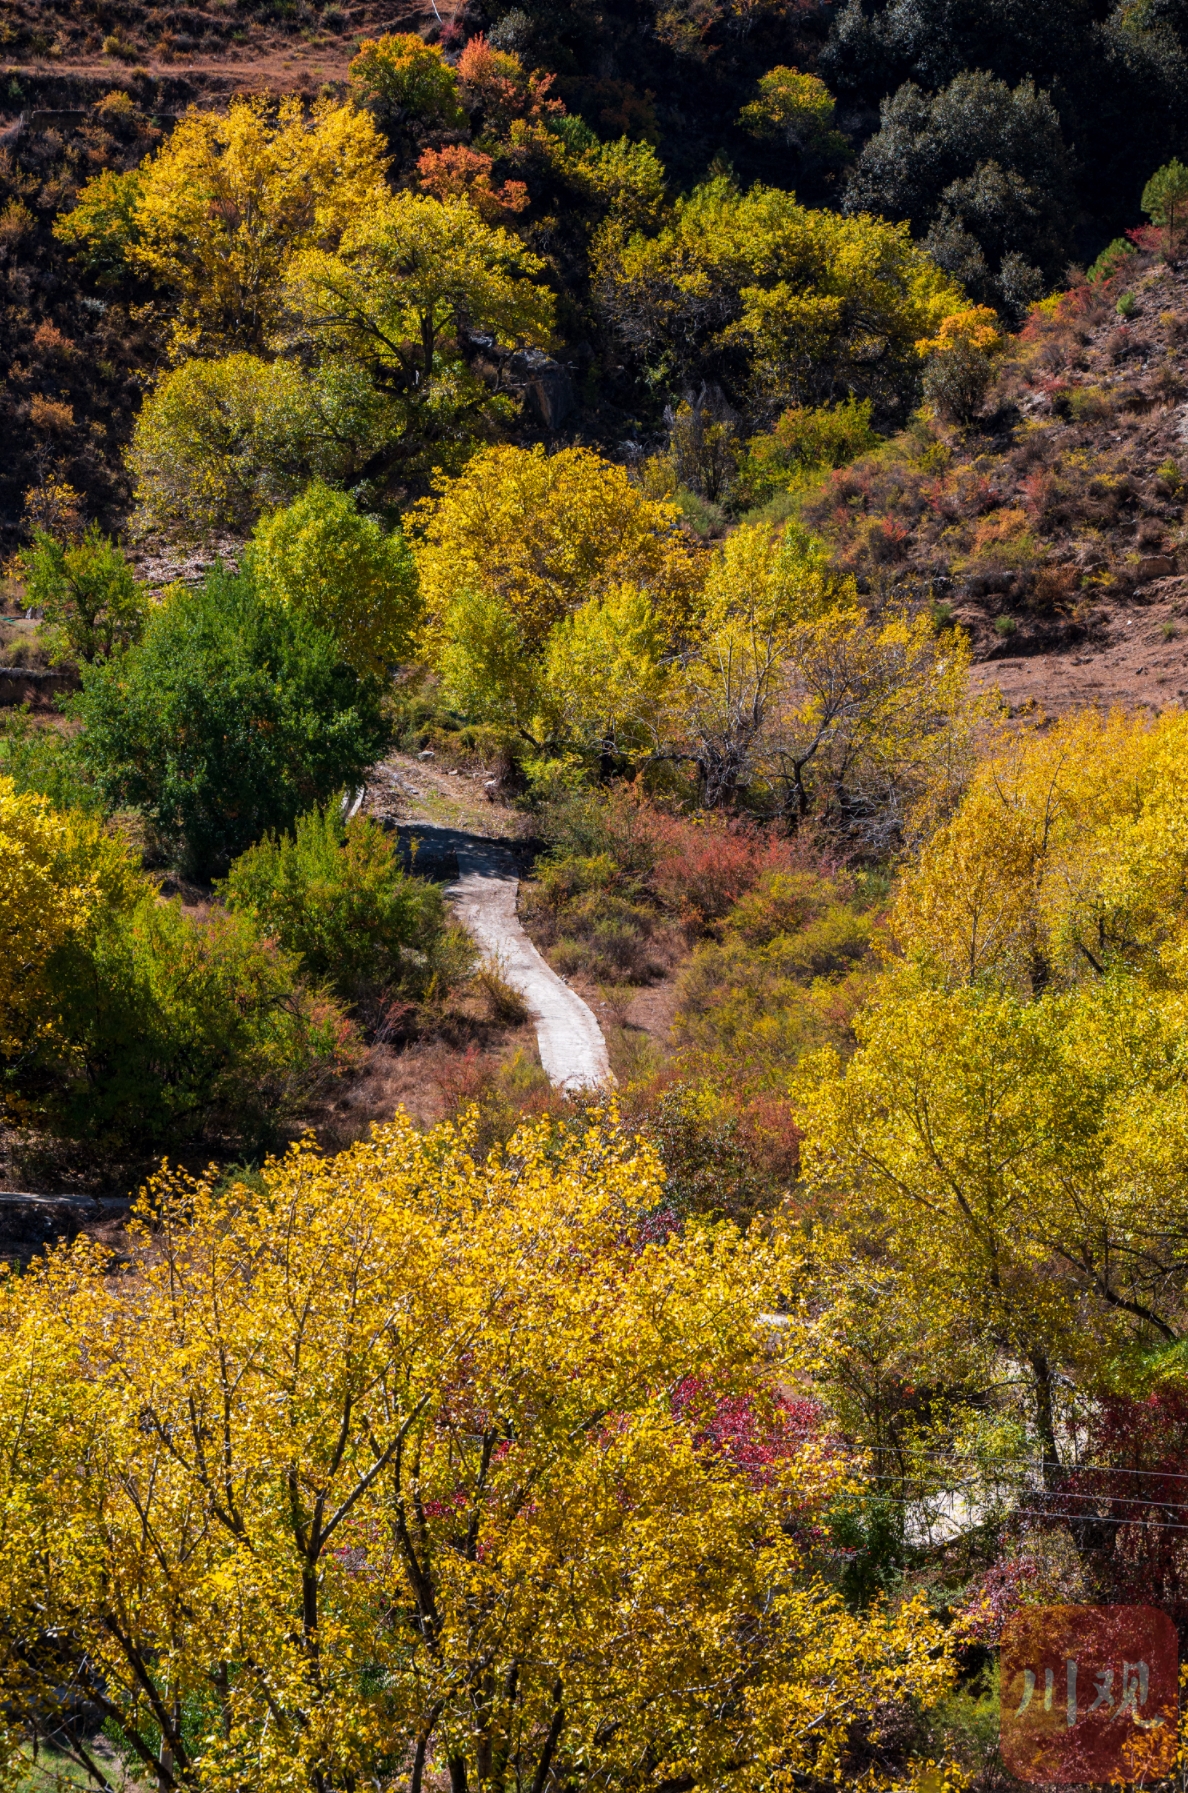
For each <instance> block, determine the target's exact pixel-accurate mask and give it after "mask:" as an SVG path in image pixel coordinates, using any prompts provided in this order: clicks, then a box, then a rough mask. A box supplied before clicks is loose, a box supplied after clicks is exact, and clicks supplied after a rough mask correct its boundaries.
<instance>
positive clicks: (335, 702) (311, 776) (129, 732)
mask: <svg viewBox="0 0 1188 1793" xmlns="http://www.w3.org/2000/svg"><path fill="white" fill-rule="evenodd" d="M75 708H76V714H77V715H78V716H79V717H80V718H81V720H82V723H83V736H82V739H81V741H80V746H79V752H80V755H81V758H82V761H83V763H84V765H85V766H86V767H87V768H88V769H89V771H90V773H91V775H92V776H93V778H94V781H95V784H96V786H97V788H98V789H99V791H100V793H101V795H102V796H103V798H104V799H105V800H106V801H107V802H108V803H109V804H110V805H111V806H112V807H125V808H130V809H136V810H139V811H141V812H142V814H143V815H144V816H145V817H146V818H147V820H148V821H149V823H150V825H151V827H152V829H153V831H154V833H155V834H156V836H157V838H158V839H159V840H160V842H161V843H162V845H163V847H164V848H165V849H166V851H167V852H169V853H170V854H171V855H172V857H173V858H174V859H175V860H176V861H177V862H178V863H179V864H181V865H182V866H183V867H184V868H185V869H186V870H187V871H189V872H191V873H192V874H194V875H196V876H199V877H208V876H210V875H211V874H213V873H216V872H221V871H225V870H226V869H227V867H228V866H229V864H230V862H231V861H232V859H234V858H235V856H236V855H237V854H239V853H242V852H243V851H244V850H245V849H246V848H248V847H250V846H251V845H252V844H253V842H255V841H257V840H259V839H260V838H261V836H262V835H264V834H266V833H267V831H268V830H269V829H270V828H272V829H283V828H289V827H292V825H293V823H294V822H295V820H296V818H297V817H298V816H299V815H300V814H301V813H302V811H304V810H308V809H311V808H312V807H313V806H314V805H315V804H317V803H324V802H325V801H326V800H327V798H329V797H330V796H331V795H333V793H334V792H335V791H338V790H341V789H342V787H343V786H344V785H352V784H357V783H358V782H359V780H360V779H361V777H362V775H363V773H364V772H365V771H366V769H367V768H368V767H369V766H370V765H371V764H373V762H374V761H375V759H376V757H377V755H378V754H379V753H380V752H381V751H382V750H383V748H384V746H385V744H386V739H387V730H386V727H385V724H384V721H383V718H382V716H381V712H380V705H379V692H378V687H376V686H374V685H373V684H371V683H369V682H368V681H366V680H364V679H361V678H360V677H359V676H358V675H357V674H356V673H355V672H353V671H352V670H351V668H350V667H349V666H347V665H346V664H345V663H344V662H343V660H342V658H341V653H340V649H339V647H338V645H337V643H336V641H335V639H334V637H333V636H332V635H330V634H329V633H327V632H326V631H325V630H323V629H321V628H319V627H317V625H316V624H314V623H313V622H311V621H310V620H309V619H307V618H305V617H303V616H301V615H300V614H299V613H298V612H296V611H294V610H293V609H291V608H290V607H289V606H287V605H284V604H276V605H270V604H267V603H265V602H264V600H263V599H262V598H261V597H260V596H259V594H258V592H257V591H256V589H255V587H254V586H253V584H252V582H251V581H250V580H249V579H247V578H246V577H244V576H242V575H233V574H231V573H229V572H227V571H226V570H224V569H216V571H215V572H213V573H212V574H210V575H209V576H208V578H207V579H206V581H205V582H204V583H203V584H202V585H200V586H198V587H196V588H194V589H192V590H182V589H177V590H175V591H174V592H173V593H171V594H170V596H169V597H168V598H167V599H166V601H165V603H163V604H162V605H161V606H160V608H159V609H157V610H154V611H152V612H151V613H150V615H149V618H148V622H147V624H146V627H145V631H144V635H143V638H142V639H141V640H140V641H139V642H138V643H137V644H136V646H134V647H132V648H129V649H128V651H127V652H126V653H124V654H121V655H118V656H115V657H113V658H112V659H111V660H108V661H106V662H104V663H103V664H101V665H100V664H96V665H94V666H90V667H85V668H84V669H83V689H82V693H81V695H80V696H79V697H78V698H77V699H76V700H75Z"/></svg>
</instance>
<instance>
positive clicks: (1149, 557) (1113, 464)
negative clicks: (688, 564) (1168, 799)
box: [804, 254, 1188, 715]
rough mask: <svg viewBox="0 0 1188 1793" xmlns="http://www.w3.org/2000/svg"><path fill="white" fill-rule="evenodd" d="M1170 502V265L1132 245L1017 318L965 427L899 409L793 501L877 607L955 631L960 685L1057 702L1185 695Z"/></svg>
mask: <svg viewBox="0 0 1188 1793" xmlns="http://www.w3.org/2000/svg"><path fill="white" fill-rule="evenodd" d="M1119 303H1121V305H1122V311H1121V313H1120V312H1119V309H1118V307H1119ZM1186 501H1188V273H1186V272H1184V271H1181V270H1180V269H1178V268H1172V267H1168V266H1165V265H1164V264H1163V263H1162V262H1161V261H1159V260H1158V259H1157V258H1156V257H1155V256H1154V255H1152V254H1135V255H1134V256H1133V257H1131V258H1130V261H1129V263H1128V264H1127V266H1126V267H1125V269H1124V271H1123V273H1122V274H1121V275H1119V276H1118V277H1117V278H1115V279H1114V280H1112V281H1110V282H1107V283H1104V284H1102V285H1098V286H1089V285H1086V284H1081V285H1079V286H1078V287H1075V288H1073V289H1072V290H1071V291H1070V292H1069V293H1068V294H1067V295H1066V296H1065V297H1063V298H1062V299H1060V300H1058V301H1053V302H1050V303H1049V304H1048V305H1047V306H1046V308H1045V309H1044V310H1043V311H1041V312H1040V313H1038V314H1037V315H1036V316H1035V317H1033V319H1032V320H1031V321H1030V322H1029V323H1028V325H1027V327H1026V328H1025V329H1024V331H1023V332H1022V334H1021V335H1020V336H1019V337H1017V338H1015V339H1013V340H1012V342H1011V343H1010V344H1009V346H1008V348H1007V351H1006V352H1005V353H1004V354H1003V356H1002V357H1001V359H1000V362H999V372H998V377H997V380H996V383H995V385H994V387H993V389H992V391H991V393H990V395H989V397H988V400H987V404H986V407H985V409H984V413H983V415H982V417H981V418H980V419H979V420H978V422H977V424H976V425H975V426H973V427H971V428H969V429H964V430H962V429H957V428H948V427H945V426H943V425H940V424H938V423H936V422H927V421H925V420H921V419H917V421H916V422H915V423H914V424H913V426H912V428H911V429H909V430H908V431H907V432H905V433H904V435H902V436H901V437H899V438H897V439H896V440H895V441H894V442H892V443H889V444H886V445H885V446H884V447H883V448H882V449H881V450H879V451H877V452H876V453H875V454H873V455H871V456H869V457H867V458H866V459H864V460H862V461H859V462H857V463H855V464H854V465H853V466H851V467H848V468H845V469H844V470H842V471H841V472H839V473H836V474H834V475H832V476H831V477H830V479H829V480H828V481H827V482H826V484H825V486H824V487H823V489H822V490H820V491H819V492H817V493H815V494H814V495H813V497H812V498H811V499H810V500H809V501H808V502H807V503H806V504H805V507H804V511H805V517H806V521H808V522H809V523H810V524H811V525H812V526H813V527H815V528H818V529H820V530H821V531H822V533H823V534H824V535H825V536H826V537H827V538H828V539H829V540H830V542H831V544H832V546H833V548H834V552H835V556H836V559H837V562H838V564H839V565H841V566H842V567H844V568H845V569H847V570H848V571H851V572H853V573H854V574H855V575H856V576H857V578H858V581H859V587H860V589H861V590H862V591H864V592H865V593H866V594H867V595H868V597H870V598H872V599H873V600H874V601H875V602H876V603H877V602H878V601H879V599H880V598H881V597H882V596H884V595H889V594H891V593H895V592H900V593H902V592H905V591H906V592H907V593H908V594H909V595H910V596H912V597H913V598H914V600H915V601H916V602H918V603H922V604H930V605H931V606H932V609H933V613H934V616H935V617H936V618H937V622H938V626H940V627H942V628H943V627H945V626H947V625H949V624H959V625H960V626H961V627H962V628H964V629H965V630H966V631H967V632H968V634H969V636H970V638H971V641H972V644H973V651H974V657H975V662H976V669H975V684H976V686H977V687H978V688H980V689H983V690H987V689H995V688H996V689H998V690H1000V691H1001V692H1002V694H1003V696H1004V698H1005V699H1006V700H1007V702H1008V704H1009V705H1010V706H1011V708H1012V710H1014V711H1016V712H1018V711H1021V710H1028V711H1033V712H1034V711H1036V710H1042V711H1043V712H1044V713H1046V714H1048V715H1057V714H1059V713H1060V712H1061V711H1063V710H1066V709H1069V708H1072V707H1074V706H1077V705H1080V704H1084V703H1098V704H1102V705H1107V706H1108V705H1110V704H1113V703H1120V704H1123V705H1126V706H1128V707H1133V706H1135V705H1150V706H1151V707H1153V708H1155V709H1159V708H1162V707H1164V706H1165V705H1167V704H1179V703H1181V702H1182V701H1183V700H1184V699H1185V697H1186V695H1188V608H1186V606H1188V527H1186V518H1188V512H1186V510H1185V504H1186Z"/></svg>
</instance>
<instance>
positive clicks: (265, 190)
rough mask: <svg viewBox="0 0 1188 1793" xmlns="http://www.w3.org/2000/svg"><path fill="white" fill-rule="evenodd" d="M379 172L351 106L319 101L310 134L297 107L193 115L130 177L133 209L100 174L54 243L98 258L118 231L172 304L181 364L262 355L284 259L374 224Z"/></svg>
mask: <svg viewBox="0 0 1188 1793" xmlns="http://www.w3.org/2000/svg"><path fill="white" fill-rule="evenodd" d="M385 168H386V158H385V154H384V146H383V141H382V139H381V138H380V136H379V134H378V133H377V131H376V129H375V126H374V124H373V123H372V121H371V120H370V118H368V116H367V115H366V113H362V112H358V111H356V110H355V108H354V107H353V106H338V105H334V104H333V103H332V102H329V101H318V102H317V103H316V104H315V106H314V110H313V116H312V119H310V120H308V121H307V120H306V118H305V117H304V114H303V111H302V105H301V101H300V100H298V99H287V100H282V101H280V103H279V105H277V106H276V108H275V110H274V109H273V107H272V106H271V105H270V103H269V102H267V101H266V100H263V99H237V100H233V101H232V103H231V105H230V107H229V109H228V110H227V112H226V113H219V112H199V111H197V110H196V109H191V110H190V111H189V112H187V113H186V115H185V116H184V117H183V118H182V119H181V120H180V121H179V122H178V125H177V128H176V129H175V130H174V132H173V134H172V135H171V136H170V137H169V139H168V140H167V141H166V142H165V143H164V144H163V145H162V146H161V148H160V149H159V150H157V151H156V153H155V154H154V155H152V156H150V157H149V158H148V159H147V160H146V161H145V162H144V163H143V164H142V165H141V167H140V169H139V170H137V171H136V173H135V177H134V180H135V188H134V193H133V195H132V203H131V204H130V205H128V204H126V203H124V188H122V187H121V188H119V191H118V192H117V191H116V190H115V187H113V177H109V176H106V175H100V176H98V177H97V178H96V180H95V181H93V182H91V183H90V184H89V185H88V186H87V187H84V188H83V190H82V192H81V193H80V195H79V203H78V206H77V208H76V209H75V211H73V212H71V213H68V214H67V216H66V218H64V219H63V220H62V222H61V223H60V224H59V225H58V226H57V231H58V235H59V236H62V237H63V238H64V239H65V240H66V241H68V242H72V243H75V244H78V245H79V246H80V247H81V248H83V249H84V250H87V249H88V246H92V247H91V251H90V252H91V253H92V254H94V253H96V252H97V246H98V244H99V242H100V239H102V241H103V242H109V241H110V239H111V237H112V234H113V232H114V233H116V234H117V235H118V234H119V233H120V232H121V231H123V232H125V243H124V255H125V257H126V259H127V261H128V262H129V263H130V264H131V266H132V267H133V268H134V269H135V270H136V271H137V272H139V273H141V274H143V275H147V276H148V278H149V279H150V280H152V281H153V282H154V283H155V284H156V285H158V286H160V287H162V288H164V289H165V290H166V291H168V292H169V293H171V294H172V295H173V299H174V302H175V305H176V308H177V315H176V321H175V324H174V348H175V351H176V352H177V353H179V354H192V353H194V352H195V351H201V352H203V353H210V352H211V350H215V349H252V348H259V347H260V346H262V344H263V343H264V341H265V339H266V337H267V335H268V332H269V331H270V329H271V328H272V327H273V325H274V324H275V322H276V318H277V305H278V301H279V299H280V292H281V284H282V279H283V275H284V272H285V269H286V267H287V265H288V262H289V260H290V258H291V257H292V255H293V254H294V253H295V252H296V251H297V250H299V249H304V248H309V247H312V246H313V245H315V244H320V243H332V242H334V241H336V240H337V238H338V236H339V235H340V233H341V232H342V230H343V228H344V226H345V225H346V224H347V223H348V222H349V221H350V220H351V219H353V218H356V217H358V216H360V215H361V214H366V213H369V212H370V211H371V210H372V209H373V208H374V206H375V205H376V204H377V203H378V202H379V201H380V200H381V199H382V197H383V195H384V194H385V192H386V186H385V182H384V171H385ZM115 178H116V180H117V184H118V178H119V177H115ZM124 178H125V179H126V177H124Z"/></svg>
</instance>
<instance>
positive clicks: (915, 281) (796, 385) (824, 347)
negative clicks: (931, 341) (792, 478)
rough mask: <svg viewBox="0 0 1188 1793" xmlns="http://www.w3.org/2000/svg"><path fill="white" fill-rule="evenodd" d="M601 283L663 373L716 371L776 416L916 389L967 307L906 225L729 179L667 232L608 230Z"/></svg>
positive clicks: (756, 407)
mask: <svg viewBox="0 0 1188 1793" xmlns="http://www.w3.org/2000/svg"><path fill="white" fill-rule="evenodd" d="M595 285H596V291H597V293H598V295H599V301H600V303H601V305H602V307H603V309H604V311H605V313H606V315H607V317H608V318H609V320H610V321H611V323H612V324H613V325H614V327H615V328H616V330H617V331H618V332H619V335H620V337H621V338H622V340H623V341H624V343H625V344H626V346H627V347H628V349H629V350H630V351H631V352H632V353H633V354H635V355H636V356H637V357H638V358H639V359H640V361H642V362H643V363H644V364H645V365H646V366H647V367H648V368H650V369H651V370H652V371H653V373H654V374H655V375H656V376H657V377H661V378H663V379H665V380H666V381H668V382H669V383H671V384H692V383H693V382H694V381H695V380H698V379H704V378H705V377H706V374H707V372H708V371H709V370H713V372H714V373H715V375H716V377H719V378H721V379H722V380H723V381H724V382H725V383H726V384H727V385H728V386H731V387H732V388H733V389H734V390H735V394H736V396H737V398H738V399H739V400H740V402H743V403H745V404H746V405H747V406H748V407H749V408H750V409H751V410H752V411H753V412H754V413H755V414H756V415H757V416H762V417H766V416H775V415H777V414H778V413H779V412H780V411H781V410H783V409H784V408H785V406H787V405H791V404H819V403H821V402H822V401H824V400H827V399H836V398H838V397H840V396H842V395H843V394H844V393H845V392H851V393H854V394H856V395H858V396H869V397H873V398H876V399H879V400H891V399H895V398H897V397H902V396H903V395H904V394H905V393H906V391H907V390H908V389H909V387H910V385H911V384H912V383H913V382H914V379H915V377H916V374H917V372H918V369H919V355H918V352H917V348H916V344H917V342H918V341H919V340H920V339H921V338H922V337H925V336H931V335H933V333H934V332H935V331H936V329H937V328H938V327H939V325H940V322H941V320H942V318H944V317H945V316H947V315H948V313H950V312H953V311H958V310H960V309H961V308H962V307H963V306H965V304H966V300H965V297H964V295H963V293H962V291H961V289H960V287H958V286H957V285H956V284H955V283H954V282H953V281H952V280H951V279H950V278H949V277H948V275H946V274H943V273H942V272H941V270H940V269H939V268H938V267H937V266H936V264H935V263H934V262H933V261H931V260H930V259H929V257H928V256H927V255H926V254H925V253H924V251H923V250H922V249H920V248H918V247H917V245H916V244H914V243H913V242H912V240H911V236H910V233H909V230H908V227H907V225H906V224H889V223H886V222H885V221H884V220H883V219H881V218H871V217H868V216H866V215H865V214H863V215H861V216H859V217H853V218H847V217H843V216H841V215H840V214H839V213H837V212H831V211H813V210H811V209H809V208H808V207H805V206H802V205H800V204H798V202H797V200H796V198H795V196H794V195H793V194H791V193H785V192H781V191H779V190H778V189H776V188H772V187H762V186H755V187H752V188H751V189H750V191H749V192H747V193H740V192H739V191H738V189H737V188H736V187H735V186H734V185H733V184H732V183H731V182H730V181H729V180H728V179H726V178H724V177H721V178H717V179H715V180H712V181H709V182H707V183H706V184H705V185H704V186H701V187H698V188H696V189H695V190H694V192H693V193H691V194H690V195H689V196H688V198H687V199H683V200H681V201H678V203H677V205H676V207H675V208H674V210H673V211H672V213H671V214H670V215H669V217H668V218H667V219H666V220H665V221H664V223H663V224H662V226H661V228H660V229H659V230H658V231H656V232H654V233H653V234H644V233H643V232H640V231H637V232H635V233H634V234H631V235H628V234H627V233H626V231H625V230H624V229H622V228H619V227H615V226H610V227H607V228H604V230H603V232H602V233H601V236H600V238H599V241H598V244H597V246H596V254H595ZM740 356H741V359H742V364H743V368H744V369H745V371H744V372H743V373H742V375H741V378H740V376H739V373H738V368H737V365H736V364H737V362H738V360H739V358H740Z"/></svg>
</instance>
